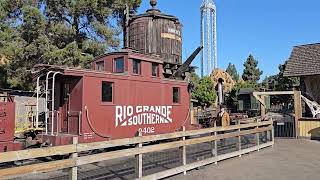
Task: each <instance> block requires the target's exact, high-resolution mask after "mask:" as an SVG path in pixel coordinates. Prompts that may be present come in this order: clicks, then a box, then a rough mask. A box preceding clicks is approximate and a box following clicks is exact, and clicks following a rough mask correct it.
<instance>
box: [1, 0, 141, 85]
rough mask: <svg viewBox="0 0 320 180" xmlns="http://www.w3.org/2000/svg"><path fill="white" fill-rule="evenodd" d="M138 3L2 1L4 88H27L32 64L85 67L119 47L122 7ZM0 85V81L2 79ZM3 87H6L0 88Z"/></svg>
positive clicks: (128, 0)
mask: <svg viewBox="0 0 320 180" xmlns="http://www.w3.org/2000/svg"><path fill="white" fill-rule="evenodd" d="M140 3H141V0H99V1H97V0H72V1H70V0H58V1H57V0H2V1H1V2H0V54H1V55H3V56H5V57H6V58H7V59H8V62H7V63H6V64H5V66H4V65H0V66H1V68H0V70H1V69H2V71H3V72H5V73H6V74H5V75H3V76H6V80H5V81H6V83H2V84H7V85H6V86H7V87H6V88H19V89H20V88H21V89H31V88H32V85H31V84H32V78H31V70H32V67H33V66H34V65H35V64H39V63H42V64H55V65H64V66H72V67H82V68H88V67H89V66H90V63H91V61H92V60H93V58H94V57H95V56H98V55H100V54H103V53H106V52H109V51H111V50H115V49H118V48H119V45H120V40H119V35H120V33H121V27H120V25H121V17H122V16H123V10H124V8H125V5H126V4H129V6H131V7H132V8H133V9H134V10H135V9H136V8H137V6H139V4H140ZM2 81H3V80H2ZM4 86H5V85H4Z"/></svg>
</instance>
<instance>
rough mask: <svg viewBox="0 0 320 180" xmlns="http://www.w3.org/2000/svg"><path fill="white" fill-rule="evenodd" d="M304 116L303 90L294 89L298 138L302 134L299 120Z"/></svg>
mask: <svg viewBox="0 0 320 180" xmlns="http://www.w3.org/2000/svg"><path fill="white" fill-rule="evenodd" d="M301 117H302V106H301V91H294V120H295V129H294V130H295V132H296V133H295V135H296V139H298V138H299V136H300V129H299V120H300V119H301Z"/></svg>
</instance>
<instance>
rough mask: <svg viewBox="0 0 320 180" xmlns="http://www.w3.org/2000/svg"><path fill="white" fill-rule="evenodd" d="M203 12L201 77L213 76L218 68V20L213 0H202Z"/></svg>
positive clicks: (201, 8)
mask: <svg viewBox="0 0 320 180" xmlns="http://www.w3.org/2000/svg"><path fill="white" fill-rule="evenodd" d="M200 10H201V45H202V46H203V50H202V54H201V76H202V77H203V76H206V75H209V74H211V72H212V71H213V69H215V68H217V66H218V62H217V26H216V24H217V20H216V5H215V4H214V2H213V1H212V0H202V4H201V7H200Z"/></svg>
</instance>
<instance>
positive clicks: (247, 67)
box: [242, 54, 263, 83]
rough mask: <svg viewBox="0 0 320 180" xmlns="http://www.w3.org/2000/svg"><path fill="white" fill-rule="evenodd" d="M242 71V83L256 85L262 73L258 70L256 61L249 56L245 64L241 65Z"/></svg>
mask: <svg viewBox="0 0 320 180" xmlns="http://www.w3.org/2000/svg"><path fill="white" fill-rule="evenodd" d="M243 66H244V70H243V74H242V79H243V80H244V81H250V82H254V83H257V82H258V81H259V80H260V76H261V75H262V73H263V72H262V71H260V69H259V68H258V61H257V60H255V59H254V57H253V56H252V55H251V54H250V55H249V57H248V58H247V60H246V62H245V63H244V64H243Z"/></svg>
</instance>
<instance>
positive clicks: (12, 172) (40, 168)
mask: <svg viewBox="0 0 320 180" xmlns="http://www.w3.org/2000/svg"><path fill="white" fill-rule="evenodd" d="M73 166H76V159H66V160H59V161H52V162H46V163H39V164H32V165H26V166H20V167H14V168H7V169H0V177H6V178H8V177H16V176H19V175H25V174H31V173H43V172H50V171H56V170H59V169H65V168H70V167H73Z"/></svg>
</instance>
